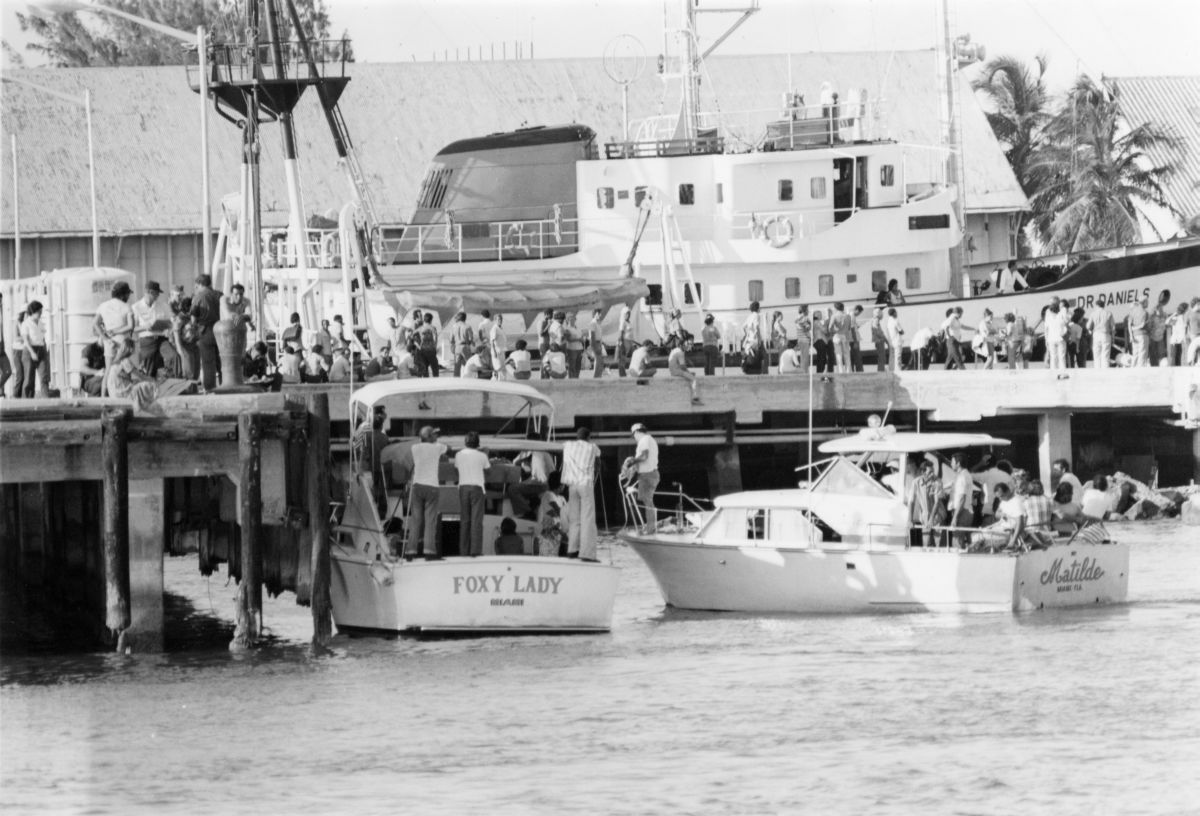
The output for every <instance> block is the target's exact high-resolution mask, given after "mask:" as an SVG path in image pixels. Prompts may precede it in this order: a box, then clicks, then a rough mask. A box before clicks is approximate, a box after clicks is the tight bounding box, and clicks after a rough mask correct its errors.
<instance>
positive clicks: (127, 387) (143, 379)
mask: <svg viewBox="0 0 1200 816" xmlns="http://www.w3.org/2000/svg"><path fill="white" fill-rule="evenodd" d="M34 303H36V301H34ZM30 305H31V306H32V305H33V303H31V304H30ZM104 377H105V379H107V380H108V395H109V396H110V397H115V398H117V399H127V400H132V401H133V410H134V413H137V414H143V413H159V409H158V407H157V406H155V405H154V400H155V399H156V398H157V397H158V388H157V386H156V385H155V383H154V378H153V377H151V376H150V375H149V374H146V373H145V372H144V371H142V369H141V368H140V367H139V366H138V362H137V357H136V356H135V354H134V346H133V339H132V338H130V337H126V338H125V339H124V340H123V341H122V342H121V345H120V346H118V347H117V356H116V359H115V360H113V362H112V364H111V365H109V366H108V368H107V369H106V371H105V374H104Z"/></svg>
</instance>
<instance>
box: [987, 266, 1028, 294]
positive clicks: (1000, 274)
mask: <svg viewBox="0 0 1200 816" xmlns="http://www.w3.org/2000/svg"><path fill="white" fill-rule="evenodd" d="M1018 284H1019V287H1018ZM992 286H993V287H994V288H995V290H996V294H997V295H1002V294H1004V293H1005V292H1018V291H1020V290H1021V289H1028V288H1029V283H1028V281H1026V280H1025V276H1024V275H1022V274H1021V270H1019V269H1017V262H1016V261H1009V262H1008V266H997V267H996V268H995V269H994V270H992Z"/></svg>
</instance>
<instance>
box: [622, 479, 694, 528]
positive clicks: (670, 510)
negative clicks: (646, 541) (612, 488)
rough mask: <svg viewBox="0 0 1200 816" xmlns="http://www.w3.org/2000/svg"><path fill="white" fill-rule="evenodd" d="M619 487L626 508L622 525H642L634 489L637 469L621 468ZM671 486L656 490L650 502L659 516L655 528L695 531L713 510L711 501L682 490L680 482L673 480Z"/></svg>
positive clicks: (640, 507)
mask: <svg viewBox="0 0 1200 816" xmlns="http://www.w3.org/2000/svg"><path fill="white" fill-rule="evenodd" d="M617 484H618V489H619V490H620V493H621V501H622V505H623V507H624V511H625V526H626V527H636V528H638V529H645V527H646V519H645V513H644V511H643V508H642V503H641V501H640V500H639V498H638V493H637V485H638V479H637V473H636V472H633V471H631V470H630V471H624V472H622V473H620V474H619V475H618V478H617ZM671 486H672V487H673V488H674V489H673V490H655V491H654V494H653V495H652V496H651V499H650V501H651V503H652V504H653V505H654V509H655V511H656V514H657V516H658V523H657V526H656V528H655V532H662V533H694V532H696V531H698V530H699V529H700V528H701V526H703V524H704V521H705V519H707V518H708V517H709V516H710V515H711V514H712V507H711V505H712V502H710V501H709V500H708V499H700V498H695V497H693V496H691V495H689V494H687V493H685V492H684V491H683V486H682V485H681V484H680V483H679V482H672V485H671Z"/></svg>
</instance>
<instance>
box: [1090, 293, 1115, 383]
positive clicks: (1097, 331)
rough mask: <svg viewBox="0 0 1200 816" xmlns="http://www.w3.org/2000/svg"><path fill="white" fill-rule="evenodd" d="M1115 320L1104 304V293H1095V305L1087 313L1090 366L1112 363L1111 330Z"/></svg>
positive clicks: (1103, 366)
mask: <svg viewBox="0 0 1200 816" xmlns="http://www.w3.org/2000/svg"><path fill="white" fill-rule="evenodd" d="M1115 326H1116V321H1115V320H1114V319H1113V315H1112V312H1110V311H1109V310H1108V306H1107V305H1106V304H1105V300H1104V295H1096V307H1095V308H1094V309H1092V310H1091V311H1090V312H1089V313H1088V317H1087V330H1088V334H1090V335H1091V336H1092V367H1093V368H1108V367H1109V366H1110V365H1112V341H1113V330H1114V328H1115Z"/></svg>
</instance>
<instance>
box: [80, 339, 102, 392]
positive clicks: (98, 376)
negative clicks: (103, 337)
mask: <svg viewBox="0 0 1200 816" xmlns="http://www.w3.org/2000/svg"><path fill="white" fill-rule="evenodd" d="M104 368H105V366H104V346H103V345H102V344H101V343H100V341H99V340H93V341H92V342H90V343H88V344H87V345H86V346H84V347H83V362H82V363H81V364H80V366H79V387H80V388H82V389H83V393H85V394H87V395H88V396H89V397H98V396H100V390H101V388H102V381H103V380H104Z"/></svg>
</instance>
